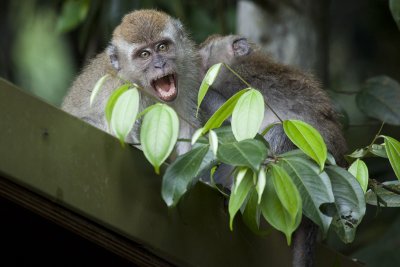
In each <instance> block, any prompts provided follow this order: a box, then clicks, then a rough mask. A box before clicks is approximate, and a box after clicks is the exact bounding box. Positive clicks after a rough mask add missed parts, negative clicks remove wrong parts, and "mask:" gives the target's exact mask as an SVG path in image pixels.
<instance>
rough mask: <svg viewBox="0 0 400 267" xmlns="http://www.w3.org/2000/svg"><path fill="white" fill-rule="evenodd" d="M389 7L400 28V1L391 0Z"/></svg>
mask: <svg viewBox="0 0 400 267" xmlns="http://www.w3.org/2000/svg"><path fill="white" fill-rule="evenodd" d="M389 7H390V12H392V16H393V19H394V21H395V22H396V24H397V27H398V28H399V30H400V1H399V0H389Z"/></svg>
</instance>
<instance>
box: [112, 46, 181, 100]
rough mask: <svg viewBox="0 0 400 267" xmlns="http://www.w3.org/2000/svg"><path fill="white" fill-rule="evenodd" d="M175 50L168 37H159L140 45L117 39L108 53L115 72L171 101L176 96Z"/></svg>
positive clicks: (162, 98) (155, 94) (153, 93)
mask: <svg viewBox="0 0 400 267" xmlns="http://www.w3.org/2000/svg"><path fill="white" fill-rule="evenodd" d="M176 50H177V47H176V45H175V43H174V42H173V41H172V40H171V39H169V38H160V39H158V40H154V41H151V42H148V43H140V44H129V43H128V42H126V41H123V40H118V41H115V42H114V44H113V45H112V46H111V48H109V49H108V52H109V56H110V59H111V64H112V65H113V66H114V68H115V69H116V70H118V75H121V76H122V77H123V78H124V79H127V80H129V81H131V82H134V83H137V84H139V85H140V86H141V87H143V89H144V90H146V91H147V92H148V93H150V94H152V95H154V96H156V97H157V98H159V99H160V100H162V101H165V102H170V101H173V100H174V99H175V98H176V97H177V95H178V71H177V66H176V65H177V64H176V60H177V53H176Z"/></svg>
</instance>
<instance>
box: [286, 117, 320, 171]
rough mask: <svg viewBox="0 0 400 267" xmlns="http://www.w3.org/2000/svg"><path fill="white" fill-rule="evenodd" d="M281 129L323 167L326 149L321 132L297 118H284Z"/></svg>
mask: <svg viewBox="0 0 400 267" xmlns="http://www.w3.org/2000/svg"><path fill="white" fill-rule="evenodd" d="M283 129H284V131H285V133H286V135H287V136H288V137H289V139H290V140H291V141H292V142H293V144H295V145H296V146H297V147H298V148H300V149H301V150H302V151H303V152H304V153H306V154H307V155H308V156H309V157H310V158H312V159H313V160H315V162H317V163H318V165H319V166H320V169H321V170H323V169H324V165H325V161H326V157H327V149H326V145H325V142H324V139H323V138H322V136H321V134H320V133H319V132H318V131H317V130H316V129H314V128H313V127H312V126H311V125H309V124H307V123H305V122H303V121H299V120H286V121H284V122H283Z"/></svg>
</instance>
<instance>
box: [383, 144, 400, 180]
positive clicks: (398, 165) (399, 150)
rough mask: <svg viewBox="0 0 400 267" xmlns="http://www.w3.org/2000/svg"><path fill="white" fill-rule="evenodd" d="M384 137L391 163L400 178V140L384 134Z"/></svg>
mask: <svg viewBox="0 0 400 267" xmlns="http://www.w3.org/2000/svg"><path fill="white" fill-rule="evenodd" d="M383 138H384V139H385V148H386V154H387V156H388V158H389V162H390V165H392V168H393V171H394V173H395V174H396V177H397V179H399V180H400V142H399V141H397V140H396V139H394V138H392V137H389V136H383Z"/></svg>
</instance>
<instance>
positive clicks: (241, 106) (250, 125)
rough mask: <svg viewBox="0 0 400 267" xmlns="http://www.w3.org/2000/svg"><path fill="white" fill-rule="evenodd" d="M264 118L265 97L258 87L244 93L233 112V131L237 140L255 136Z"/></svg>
mask: <svg viewBox="0 0 400 267" xmlns="http://www.w3.org/2000/svg"><path fill="white" fill-rule="evenodd" d="M263 119H264V97H263V95H262V94H261V93H260V92H259V91H257V90H256V89H250V90H249V91H247V92H246V93H245V94H243V95H242V96H241V97H240V98H239V100H238V101H237V103H236V106H235V108H234V110H233V112H232V122H231V124H232V131H233V134H234V135H235V137H236V140H238V141H242V140H245V139H251V138H254V136H255V135H256V134H257V133H258V131H259V130H260V127H261V123H262V121H263Z"/></svg>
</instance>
